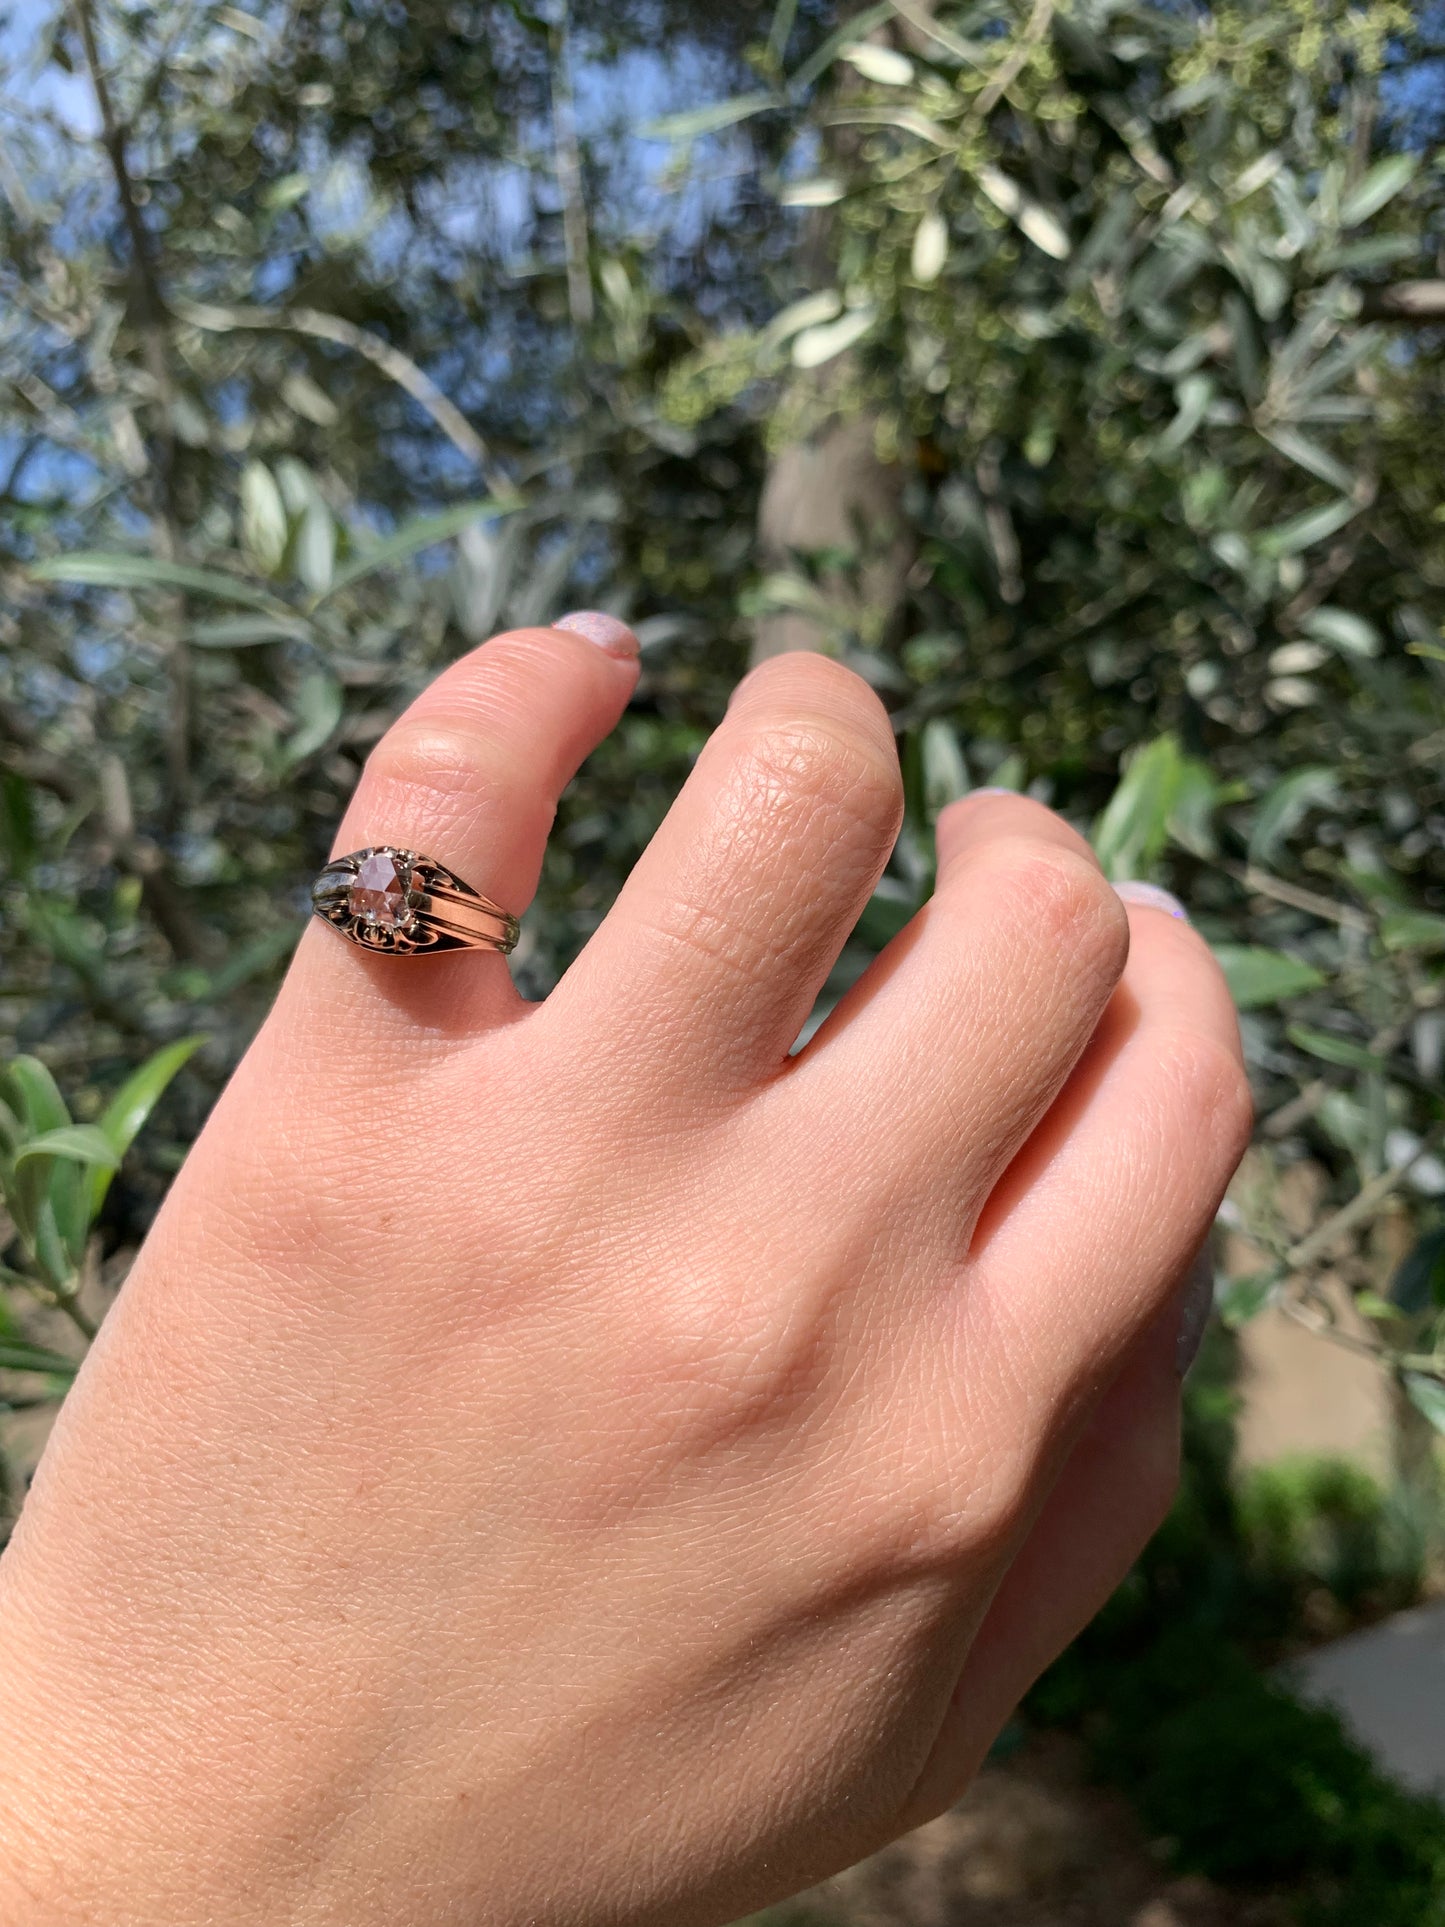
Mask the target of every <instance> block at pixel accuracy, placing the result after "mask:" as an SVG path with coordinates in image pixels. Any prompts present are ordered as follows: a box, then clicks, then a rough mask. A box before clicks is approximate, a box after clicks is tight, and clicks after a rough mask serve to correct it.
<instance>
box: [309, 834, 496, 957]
mask: <svg viewBox="0 0 1445 1927" xmlns="http://www.w3.org/2000/svg"><path fill="white" fill-rule="evenodd" d="M311 908H312V909H313V910H314V911H315V913H316V915H317V916H318V917H320V918H322V920H323V921H324V922H326V923H329V924H330V925H331V927H332V929H333V930H336V931H339V932H340V934H341V935H342V936H343V937H346V938H347V939H349V941H350V942H352V943H359V944H360V945H361V946H362V948H363V949H364V950H374V951H380V952H382V953H383V954H385V955H387V956H391V957H422V956H431V957H434V956H436V955H438V954H439V953H440V952H441V951H444V950H500V951H501V952H502V953H503V955H505V954H506V952H507V951H509V950H510V949H511V948H512V946H513V945H514V944H515V943H516V941H517V932H518V924H517V919H516V918H515V917H513V916H509V915H508V913H507V912H506V911H505V910H503V909H502V908H501V907H500V905H498V904H495V903H493V902H492V900H491V898H490V897H484V896H483V895H482V894H481V892H480V891H479V890H474V889H473V888H472V886H471V885H470V884H469V883H463V882H462V880H461V878H460V877H459V876H457V875H456V873H455V872H454V871H452V870H449V869H448V868H447V867H446V865H445V864H444V863H437V862H435V861H434V860H433V859H432V858H431V857H429V856H422V855H420V854H419V853H418V852H417V851H416V850H398V849H395V848H393V847H392V845H391V844H389V843H378V844H376V845H375V846H374V848H372V849H369V850H353V851H352V853H351V855H350V856H334V857H332V859H331V861H330V862H329V863H328V864H327V866H326V868H325V869H324V870H323V871H322V872H321V874H320V876H318V877H317V879H316V881H315V882H314V883H313V884H312V886H311Z"/></svg>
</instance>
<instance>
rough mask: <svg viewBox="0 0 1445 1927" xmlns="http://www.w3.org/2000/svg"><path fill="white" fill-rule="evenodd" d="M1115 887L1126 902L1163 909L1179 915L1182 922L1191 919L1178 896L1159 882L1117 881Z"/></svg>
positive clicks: (1170, 913)
mask: <svg viewBox="0 0 1445 1927" xmlns="http://www.w3.org/2000/svg"><path fill="white" fill-rule="evenodd" d="M1114 889H1115V892H1116V893H1117V895H1118V896H1120V897H1121V898H1122V899H1123V900H1124V902H1125V903H1137V904H1139V905H1141V906H1142V908H1144V909H1145V910H1162V911H1163V912H1164V913H1165V915H1166V916H1170V917H1177V918H1178V919H1179V921H1180V922H1181V923H1188V921H1189V912H1188V911H1187V910H1186V909H1185V908H1184V905H1183V904H1182V903H1181V902H1180V901H1179V899H1178V897H1171V896H1170V894H1169V892H1168V891H1167V890H1161V889H1160V888H1159V885H1158V884H1157V883H1116V884H1115V885H1114Z"/></svg>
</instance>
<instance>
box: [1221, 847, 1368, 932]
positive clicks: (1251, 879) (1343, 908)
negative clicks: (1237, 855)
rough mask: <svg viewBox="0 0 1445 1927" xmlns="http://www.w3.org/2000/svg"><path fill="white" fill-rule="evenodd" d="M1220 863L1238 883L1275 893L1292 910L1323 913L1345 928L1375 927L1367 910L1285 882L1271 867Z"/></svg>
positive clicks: (1262, 892) (1261, 893)
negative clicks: (1273, 874) (1272, 873)
mask: <svg viewBox="0 0 1445 1927" xmlns="http://www.w3.org/2000/svg"><path fill="white" fill-rule="evenodd" d="M1221 867H1222V868H1223V869H1224V871H1225V873H1226V874H1227V875H1229V876H1232V877H1233V878H1234V880H1235V882H1236V883H1242V884H1243V885H1244V887H1245V889H1246V890H1252V891H1253V892H1254V893H1255V895H1256V896H1261V897H1272V898H1273V899H1274V901H1275V902H1276V903H1286V904H1288V905H1289V907H1290V908H1291V909H1292V910H1306V911H1308V912H1309V914H1310V915H1311V916H1315V917H1323V918H1324V920H1325V921H1326V922H1327V923H1337V924H1339V925H1340V926H1341V928H1342V929H1345V930H1371V929H1373V928H1374V925H1373V923H1372V922H1371V920H1370V918H1369V917H1368V916H1366V914H1365V912H1364V911H1363V910H1357V909H1356V908H1355V907H1354V905H1353V904H1350V903H1337V902H1336V901H1335V899H1334V898H1333V897H1322V896H1320V895H1319V894H1318V893H1317V892H1316V891H1314V890H1306V889H1304V888H1303V887H1302V886H1301V885H1300V884H1298V883H1286V881H1285V880H1284V878H1283V877H1277V876H1272V875H1271V874H1270V872H1269V871H1268V870H1261V869H1260V868H1259V867H1258V866H1257V865H1256V864H1253V863H1250V864H1238V863H1226V864H1224V865H1222V866H1221Z"/></svg>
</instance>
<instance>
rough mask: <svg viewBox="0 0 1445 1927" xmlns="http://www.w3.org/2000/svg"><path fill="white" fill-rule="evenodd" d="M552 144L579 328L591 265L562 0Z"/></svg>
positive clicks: (584, 319)
mask: <svg viewBox="0 0 1445 1927" xmlns="http://www.w3.org/2000/svg"><path fill="white" fill-rule="evenodd" d="M550 78H551V83H552V144H553V148H554V150H555V153H556V157H557V186H558V189H559V191H560V193H561V195H562V245H563V248H564V250H565V252H566V256H567V308H568V312H569V313H570V314H571V317H572V326H573V327H574V328H576V329H578V330H579V331H580V330H581V329H584V328H590V327H591V325H592V269H591V266H590V263H589V259H588V256H589V252H590V250H589V245H588V235H587V200H586V195H585V193H584V190H583V184H582V152H581V149H580V148H579V146H578V144H577V111H576V105H575V102H574V100H573V95H572V25H571V15H570V9H569V8H568V6H567V5H566V0H563V6H562V10H561V16H560V18H559V19H558V21H557V24H556V25H555V26H554V27H553V29H552V63H551V75H550Z"/></svg>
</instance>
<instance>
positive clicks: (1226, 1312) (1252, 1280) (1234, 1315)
mask: <svg viewBox="0 0 1445 1927" xmlns="http://www.w3.org/2000/svg"><path fill="white" fill-rule="evenodd" d="M1278 1291H1279V1277H1278V1274H1277V1273H1275V1272H1272V1271H1260V1272H1252V1273H1250V1275H1249V1276H1248V1277H1245V1278H1231V1279H1229V1280H1228V1282H1227V1283H1226V1284H1225V1286H1224V1287H1223V1289H1222V1290H1221V1291H1220V1293H1219V1296H1218V1299H1217V1303H1218V1307H1219V1317H1220V1322H1221V1323H1222V1324H1223V1325H1225V1326H1226V1327H1227V1328H1228V1329H1229V1330H1230V1331H1238V1330H1239V1328H1240V1326H1241V1325H1247V1324H1248V1323H1249V1321H1250V1320H1251V1319H1252V1318H1258V1316H1259V1314H1260V1313H1261V1312H1262V1311H1266V1310H1268V1308H1269V1306H1270V1305H1271V1304H1272V1303H1273V1301H1274V1299H1275V1297H1276V1295H1277V1293H1278Z"/></svg>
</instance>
